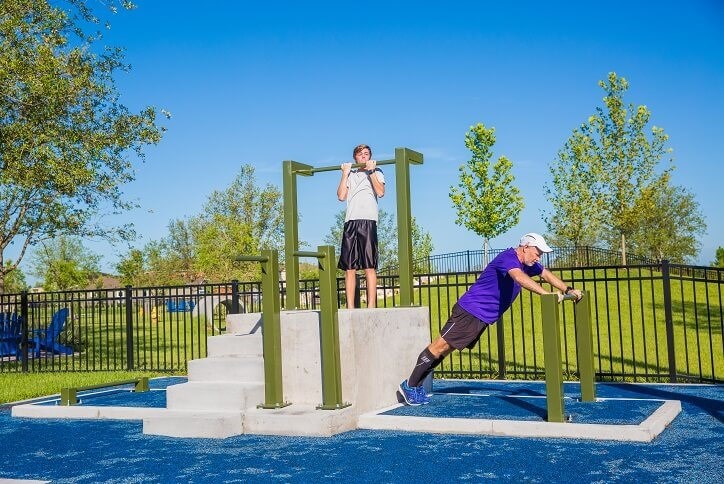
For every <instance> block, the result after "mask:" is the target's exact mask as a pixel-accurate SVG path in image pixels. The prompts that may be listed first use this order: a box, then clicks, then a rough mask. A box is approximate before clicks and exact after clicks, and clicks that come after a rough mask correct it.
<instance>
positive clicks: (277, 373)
mask: <svg viewBox="0 0 724 484" xmlns="http://www.w3.org/2000/svg"><path fill="white" fill-rule="evenodd" d="M261 253H262V255H261V256H239V257H237V258H236V260H237V261H255V262H261V298H262V303H261V314H262V316H261V317H262V346H263V350H264V403H261V404H259V405H257V407H258V408H282V407H286V406H287V405H289V403H288V402H285V401H284V389H283V386H282V332H281V316H280V312H281V298H280V295H279V251H277V250H263V251H261ZM291 260H292V261H295V259H294V257H292V259H291ZM295 262H296V261H295Z"/></svg>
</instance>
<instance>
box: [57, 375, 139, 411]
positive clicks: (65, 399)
mask: <svg viewBox="0 0 724 484" xmlns="http://www.w3.org/2000/svg"><path fill="white" fill-rule="evenodd" d="M130 384H134V385H135V388H134V391H136V392H147V391H148V390H149V387H148V377H147V376H142V377H140V378H133V379H131V380H120V381H114V382H110V383H99V384H98V385H86V386H84V387H72V388H61V389H60V404H61V405H75V404H76V403H78V398H77V395H78V392H81V391H85V390H97V389H99V388H108V387H117V386H119V385H130Z"/></svg>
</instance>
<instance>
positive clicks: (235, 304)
mask: <svg viewBox="0 0 724 484" xmlns="http://www.w3.org/2000/svg"><path fill="white" fill-rule="evenodd" d="M231 314H239V280H238V279H233V280H232V281H231Z"/></svg>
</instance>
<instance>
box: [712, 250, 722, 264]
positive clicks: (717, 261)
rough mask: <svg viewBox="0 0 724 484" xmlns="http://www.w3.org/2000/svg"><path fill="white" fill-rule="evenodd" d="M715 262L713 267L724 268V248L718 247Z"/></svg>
mask: <svg viewBox="0 0 724 484" xmlns="http://www.w3.org/2000/svg"><path fill="white" fill-rule="evenodd" d="M715 257H716V258H715V259H714V261H713V262H712V263H711V266H712V267H724V247H721V246H720V247H717V249H716V255H715Z"/></svg>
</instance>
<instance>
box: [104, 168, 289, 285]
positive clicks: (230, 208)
mask: <svg viewBox="0 0 724 484" xmlns="http://www.w3.org/2000/svg"><path fill="white" fill-rule="evenodd" d="M283 217H284V214H283V210H282V202H281V192H280V191H279V189H278V188H277V187H275V186H273V185H266V186H265V187H260V186H259V185H258V184H257V181H256V178H255V176H254V167H253V166H251V165H243V166H242V167H241V170H240V172H239V174H238V175H237V176H236V178H235V179H234V180H233V181H232V182H231V184H230V185H229V186H228V187H227V188H226V189H224V190H222V191H215V192H213V193H212V194H211V195H210V196H209V198H208V200H207V201H206V203H205V204H204V206H203V208H202V211H201V213H199V214H197V215H194V216H192V217H190V218H189V219H188V220H173V221H171V223H169V226H168V234H167V235H166V236H165V237H163V238H162V239H161V240H158V241H151V242H149V243H148V244H146V246H145V247H144V249H143V250H138V249H134V250H131V251H129V252H128V253H127V254H126V255H125V256H123V257H122V259H121V261H120V262H119V264H118V265H117V270H118V271H119V272H120V273H121V274H122V275H123V280H124V282H126V283H130V284H133V285H139V284H150V285H160V284H186V283H188V282H191V281H195V280H199V279H201V280H213V281H230V280H232V279H239V280H251V279H256V278H259V276H260V267H259V264H258V263H239V262H234V257H236V256H238V255H259V253H260V252H261V250H263V249H277V250H279V251H280V252H281V249H282V247H283V243H284V241H283V231H284V223H283V220H284V218H283Z"/></svg>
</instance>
